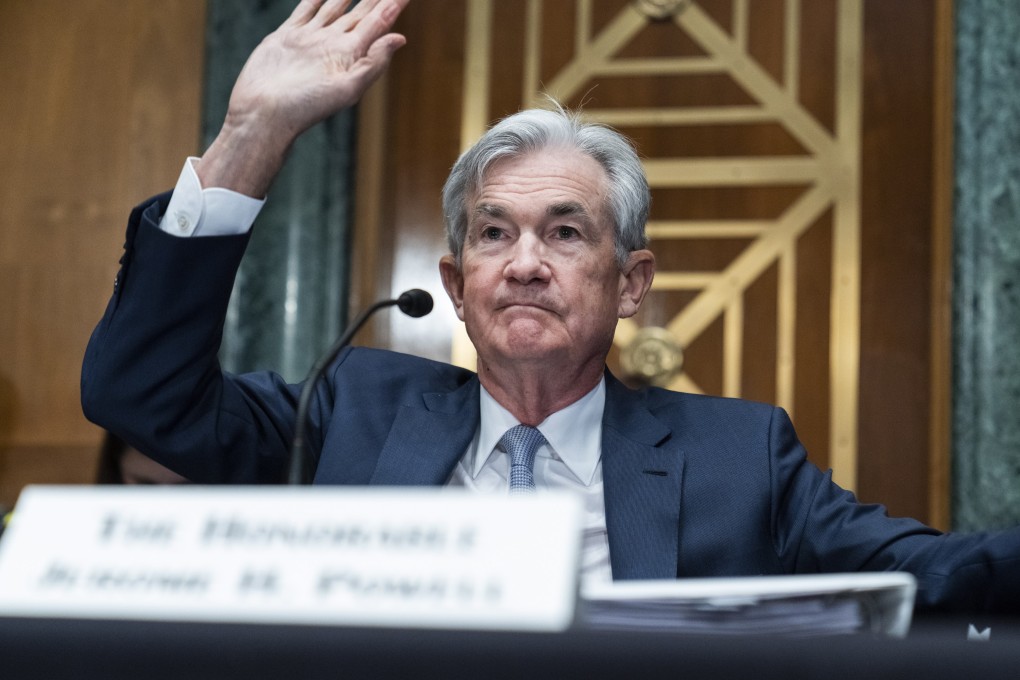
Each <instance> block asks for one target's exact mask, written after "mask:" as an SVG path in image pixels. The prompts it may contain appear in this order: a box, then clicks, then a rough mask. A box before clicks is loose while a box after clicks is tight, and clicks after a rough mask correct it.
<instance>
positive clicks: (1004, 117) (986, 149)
mask: <svg viewBox="0 0 1020 680" xmlns="http://www.w3.org/2000/svg"><path fill="white" fill-rule="evenodd" d="M956 12H957V14H956V41H957V56H956V60H957V71H956V78H957V85H956V106H957V112H956V131H955V134H956V142H955V156H956V204H955V226H954V240H955V245H954V270H955V274H954V287H955V290H954V317H955V318H954V338H953V344H954V367H953V368H954V387H953V399H954V404H953V524H954V528H957V529H962V530H972V529H986V528H993V527H1002V526H1007V525H1013V524H1020V2H1017V1H1016V0H957V3H956Z"/></svg>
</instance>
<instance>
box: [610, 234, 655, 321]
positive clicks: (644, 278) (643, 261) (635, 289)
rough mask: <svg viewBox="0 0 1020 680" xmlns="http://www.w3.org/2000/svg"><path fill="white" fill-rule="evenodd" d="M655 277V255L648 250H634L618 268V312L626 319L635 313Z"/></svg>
mask: <svg viewBox="0 0 1020 680" xmlns="http://www.w3.org/2000/svg"><path fill="white" fill-rule="evenodd" d="M654 277H655V255H653V254H652V251H650V250H635V251H633V252H632V253H630V255H629V256H628V257H627V263H626V264H625V265H624V267H623V269H621V270H620V307H619V310H618V314H619V316H620V318H621V319H627V318H630V317H632V316H634V315H635V314H637V310H638V308H639V307H640V306H641V302H642V301H643V300H644V299H645V294H647V293H648V290H649V289H650V288H651V287H652V279H653V278H654Z"/></svg>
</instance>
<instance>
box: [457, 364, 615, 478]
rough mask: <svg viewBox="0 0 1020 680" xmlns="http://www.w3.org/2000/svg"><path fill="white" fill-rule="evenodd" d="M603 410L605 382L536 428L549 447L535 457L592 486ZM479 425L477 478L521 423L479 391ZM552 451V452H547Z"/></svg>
mask: <svg viewBox="0 0 1020 680" xmlns="http://www.w3.org/2000/svg"><path fill="white" fill-rule="evenodd" d="M605 406H606V379H605V377H603V378H602V379H601V380H600V381H599V383H598V385H596V386H595V388H594V389H592V390H591V391H590V392H588V393H587V394H586V395H584V396H583V397H581V398H580V399H578V400H577V401H575V402H574V403H573V404H571V405H570V406H567V407H566V408H564V409H561V410H559V411H557V412H556V413H553V414H552V415H550V416H549V417H547V418H546V419H545V420H543V421H542V422H541V423H539V424H538V431H539V432H541V433H542V436H544V437H545V440H546V441H547V442H548V443H549V446H548V447H545V446H543V447H542V448H540V449H539V451H538V455H539V456H542V455H545V456H546V457H549V456H550V455H552V456H555V457H558V458H559V459H560V460H561V461H563V464H564V465H566V466H567V469H569V470H570V472H571V473H572V474H573V475H574V476H575V477H577V479H578V481H580V482H581V483H582V484H584V485H586V486H588V485H590V484H591V482H592V479H593V478H594V476H595V471H596V469H597V468H598V464H599V461H600V460H601V458H602V414H603V412H604V411H605ZM480 411H481V423H480V424H479V427H478V448H477V449H476V450H475V451H476V455H475V459H474V460H473V461H472V464H471V476H472V477H476V476H477V475H478V473H479V472H480V471H481V470H482V468H483V467H484V466H485V463H486V461H487V460H488V459H489V456H491V455H492V452H493V450H494V449H495V448H496V446H497V445H498V444H499V440H500V439H501V438H502V437H503V434H504V433H505V432H506V431H507V430H509V429H510V428H511V427H513V426H514V425H519V424H520V421H519V420H517V419H516V418H514V416H513V415H512V414H511V413H510V412H509V411H508V410H506V409H505V408H503V406H502V405H501V404H500V403H499V402H497V401H496V400H495V399H494V398H493V396H492V395H491V394H489V392H488V391H487V390H486V389H485V387H482V388H481V401H480ZM549 449H551V451H550V450H549Z"/></svg>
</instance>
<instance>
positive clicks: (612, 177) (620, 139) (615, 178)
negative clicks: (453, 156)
mask: <svg viewBox="0 0 1020 680" xmlns="http://www.w3.org/2000/svg"><path fill="white" fill-rule="evenodd" d="M550 147H567V148H573V149H576V150H578V151H580V152H581V153H583V154H585V155H587V156H590V157H591V158H593V159H594V160H595V161H597V162H598V163H599V165H601V166H602V168H603V169H604V170H605V171H606V175H607V176H608V178H609V183H608V184H609V186H608V191H607V193H606V197H605V201H606V205H605V208H606V212H607V214H608V215H610V216H611V217H612V219H613V222H614V224H613V226H614V239H613V240H614V244H615V248H616V261H617V264H618V265H619V266H620V267H623V265H624V264H625V263H626V262H627V257H628V255H629V253H631V252H633V251H635V250H640V249H642V248H645V247H646V246H647V244H648V238H647V236H646V235H645V222H647V221H648V209H649V205H650V204H651V194H650V192H649V190H648V180H647V179H646V178H645V173H644V169H643V168H642V167H641V160H640V159H639V158H638V155H637V153H636V152H635V151H634V147H633V146H632V145H631V143H630V141H629V140H628V139H627V138H626V137H624V136H623V135H621V134H620V133H619V132H617V131H616V130H613V129H612V128H609V127H607V126H604V125H599V124H596V123H586V122H583V121H582V120H581V118H580V116H579V115H578V114H577V113H572V112H569V111H567V110H566V109H563V108H561V107H558V110H555V111H548V110H545V109H528V110H526V111H521V112H520V113H515V114H513V115H512V116H508V117H506V118H504V119H503V120H501V121H499V122H498V123H496V125H494V126H493V127H492V128H490V129H489V131H488V132H486V133H485V134H484V135H482V138H481V139H479V140H478V142H477V143H475V145H474V146H472V147H471V148H470V149H468V150H467V151H465V152H464V153H463V154H462V155H461V157H460V158H459V159H458V160H457V162H456V163H455V164H454V166H453V169H452V170H451V171H450V176H449V177H448V178H447V180H446V184H445V185H444V186H443V217H444V220H445V222H446V240H447V243H448V244H449V246H450V252H451V253H453V255H454V256H455V257H456V258H457V265H458V266H460V262H461V255H462V252H463V248H464V239H465V237H466V234H467V223H468V211H467V208H468V206H467V201H468V200H469V198H470V196H471V195H472V194H473V193H474V192H475V191H477V190H478V188H479V187H480V186H481V185H482V182H483V181H484V178H485V173H486V172H487V171H488V169H489V168H490V167H491V166H492V164H493V163H495V162H496V161H499V160H502V159H505V158H517V157H520V156H524V155H526V154H528V153H530V152H534V151H540V150H542V149H546V148H550Z"/></svg>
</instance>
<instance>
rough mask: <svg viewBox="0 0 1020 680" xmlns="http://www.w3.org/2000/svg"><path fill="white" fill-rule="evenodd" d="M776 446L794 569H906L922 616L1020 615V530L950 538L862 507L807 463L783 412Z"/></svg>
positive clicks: (781, 520) (773, 428)
mask: <svg viewBox="0 0 1020 680" xmlns="http://www.w3.org/2000/svg"><path fill="white" fill-rule="evenodd" d="M769 441H770V448H771V457H770V458H771V461H772V467H773V469H772V471H771V478H772V485H773V489H772V497H773V503H772V507H773V516H772V533H773V540H774V542H775V547H776V551H777V553H778V554H779V555H780V559H781V560H783V561H784V563H785V565H786V569H787V570H788V571H790V572H793V573H817V572H836V571H907V572H910V573H912V574H914V576H916V577H917V580H918V596H917V608H918V609H919V610H921V611H945V612H969V613H974V612H984V613H990V614H996V613H1020V528H1014V529H1010V530H1006V531H1001V532H986V533H973V534H953V533H946V534H943V533H941V532H939V531H936V530H935V529H932V528H930V527H927V526H925V525H924V524H921V523H920V522H917V521H915V520H912V519H904V518H890V517H889V516H888V515H887V513H886V511H885V508H884V507H882V506H880V505H868V504H861V503H858V502H857V499H856V498H855V497H854V495H853V494H852V493H850V492H849V491H846V490H844V489H842V488H840V487H839V486H838V485H837V484H835V483H834V482H833V481H832V477H831V473H823V472H821V471H820V470H818V468H816V467H815V466H814V465H813V464H811V463H809V462H808V461H807V456H806V452H805V450H804V447H803V446H802V445H801V443H800V442H799V441H798V439H797V436H796V434H795V433H794V430H793V425H792V424H791V423H790V419H789V417H787V415H786V413H785V412H784V411H783V410H782V409H775V411H774V413H773V417H772V423H771V425H770V437H769Z"/></svg>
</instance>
